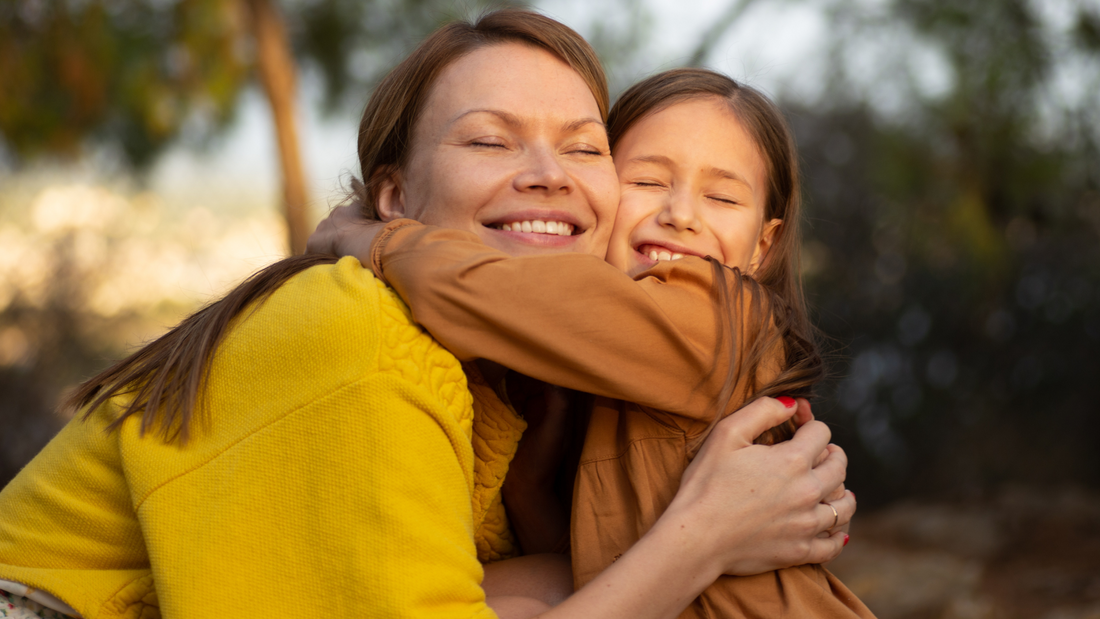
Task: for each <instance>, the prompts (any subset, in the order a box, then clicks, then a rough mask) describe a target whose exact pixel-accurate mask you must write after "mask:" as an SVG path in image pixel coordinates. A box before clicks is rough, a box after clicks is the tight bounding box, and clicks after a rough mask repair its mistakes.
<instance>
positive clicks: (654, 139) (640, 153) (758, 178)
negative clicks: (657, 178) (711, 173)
mask: <svg viewBox="0 0 1100 619" xmlns="http://www.w3.org/2000/svg"><path fill="white" fill-rule="evenodd" d="M654 158H661V159H665V160H668V161H669V162H670V163H671V164H672V165H674V166H677V167H682V168H685V169H700V170H703V169H708V170H709V169H712V168H717V169H718V170H724V171H728V172H732V173H734V174H735V175H736V176H739V177H741V178H745V179H747V180H748V181H749V182H750V184H752V185H754V186H755V187H759V188H763V181H764V174H765V165H764V159H763V157H762V155H761V153H760V148H759V146H758V145H757V143H756V140H754V139H753V137H752V135H751V134H750V133H749V132H748V131H747V130H746V129H745V127H744V125H743V124H742V123H741V121H740V120H739V119H738V118H737V115H736V114H735V113H734V112H733V110H731V109H730V107H729V104H728V103H726V101H724V100H722V99H721V98H718V97H702V98H695V99H689V100H687V101H681V102H678V103H674V104H672V105H670V106H669V107H667V108H664V109H662V110H659V111H657V112H653V113H651V114H648V115H646V116H644V117H642V118H641V119H640V120H638V121H637V122H636V123H634V125H633V126H632V127H630V128H629V129H628V130H627V131H626V133H624V134H623V137H622V139H620V140H619V143H618V144H617V145H616V149H615V161H616V163H619V164H623V165H627V164H630V163H631V162H646V161H652V160H654Z"/></svg>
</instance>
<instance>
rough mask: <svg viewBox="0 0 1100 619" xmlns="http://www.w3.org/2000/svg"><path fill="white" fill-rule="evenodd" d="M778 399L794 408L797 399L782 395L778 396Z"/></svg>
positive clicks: (784, 404) (788, 406)
mask: <svg viewBox="0 0 1100 619" xmlns="http://www.w3.org/2000/svg"><path fill="white" fill-rule="evenodd" d="M776 400H779V401H780V402H781V403H782V404H783V406H786V407H787V408H794V405H795V401H794V398H792V397H789V396H785V395H781V396H779V397H778V398H776Z"/></svg>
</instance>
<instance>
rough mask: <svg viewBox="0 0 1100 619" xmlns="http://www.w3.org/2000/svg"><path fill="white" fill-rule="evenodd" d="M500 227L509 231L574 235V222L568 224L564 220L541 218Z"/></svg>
mask: <svg viewBox="0 0 1100 619" xmlns="http://www.w3.org/2000/svg"><path fill="white" fill-rule="evenodd" d="M500 229H501V230H507V231H508V232H534V233H536V234H555V235H557V236H572V234H573V224H567V223H565V222H564V221H543V220H540V219H532V220H530V221H514V222H512V223H508V224H500Z"/></svg>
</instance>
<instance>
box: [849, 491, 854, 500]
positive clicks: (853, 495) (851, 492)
mask: <svg viewBox="0 0 1100 619" xmlns="http://www.w3.org/2000/svg"><path fill="white" fill-rule="evenodd" d="M848 492H851V493H852V500H855V498H856V493H855V492H854V491H852V490H849V491H848Z"/></svg>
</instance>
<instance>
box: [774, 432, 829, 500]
mask: <svg viewBox="0 0 1100 619" xmlns="http://www.w3.org/2000/svg"><path fill="white" fill-rule="evenodd" d="M831 438H832V432H831V431H830V430H829V427H828V426H826V425H825V424H823V423H821V422H820V421H810V422H808V423H806V425H804V426H802V427H801V428H799V429H798V430H796V431H795V433H794V438H792V439H791V440H789V441H787V442H785V443H780V444H779V445H778V446H777V447H780V448H784V449H789V450H793V451H796V452H798V453H800V454H801V455H802V457H803V458H804V460H805V462H807V463H809V464H811V465H813V466H812V467H811V468H816V467H818V466H821V465H823V464H825V463H826V462H828V460H829V457H831V454H830V456H826V457H825V459H824V460H822V461H821V463H818V459H819V456H820V455H821V452H822V451H824V450H825V449H826V446H827V445H828V444H829V439H831ZM838 483H839V482H838ZM835 487H836V483H833V484H831V485H830V486H829V488H828V489H829V490H830V491H831V490H832V489H833V488H835Z"/></svg>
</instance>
